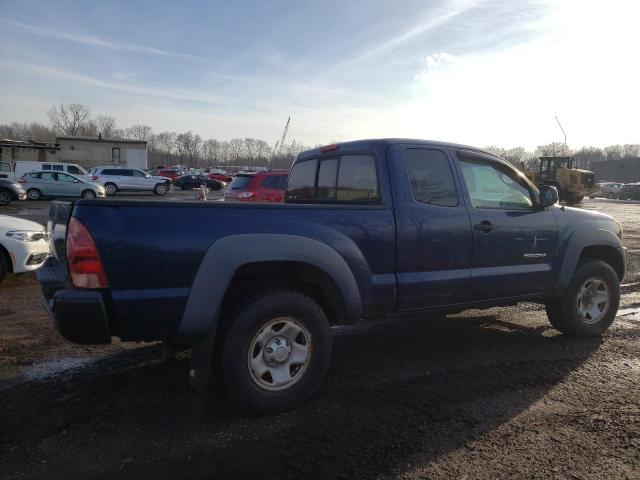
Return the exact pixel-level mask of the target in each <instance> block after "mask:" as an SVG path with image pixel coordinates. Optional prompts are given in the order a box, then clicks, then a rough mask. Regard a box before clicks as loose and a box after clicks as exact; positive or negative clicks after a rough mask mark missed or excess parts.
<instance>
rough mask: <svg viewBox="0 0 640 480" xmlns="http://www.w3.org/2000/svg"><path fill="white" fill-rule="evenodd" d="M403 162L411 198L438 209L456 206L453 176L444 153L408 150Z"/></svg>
mask: <svg viewBox="0 0 640 480" xmlns="http://www.w3.org/2000/svg"><path fill="white" fill-rule="evenodd" d="M405 161H406V164H407V173H408V174H409V183H410V184H411V192H412V193H413V198H415V199H416V200H417V201H418V202H421V203H427V204H429V205H437V206H440V207H455V206H457V205H458V194H457V192H456V187H455V183H454V181H453V174H452V173H451V168H450V166H449V160H448V159H447V156H446V155H445V154H444V152H442V151H441V150H429V149H424V148H410V149H408V150H407V151H406V153H405Z"/></svg>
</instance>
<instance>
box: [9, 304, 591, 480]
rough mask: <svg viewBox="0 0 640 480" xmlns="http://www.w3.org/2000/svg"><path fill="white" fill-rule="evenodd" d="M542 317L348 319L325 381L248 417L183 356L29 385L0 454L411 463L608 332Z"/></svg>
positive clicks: (123, 462) (307, 464) (116, 466)
mask: <svg viewBox="0 0 640 480" xmlns="http://www.w3.org/2000/svg"><path fill="white" fill-rule="evenodd" d="M529 323H530V322H529ZM539 323H540V327H529V326H524V325H522V324H521V323H514V322H509V321H504V320H501V319H499V318H496V317H494V316H490V315H485V316H481V317H475V318H469V317H464V318H462V317H453V318H451V317H450V318H448V319H445V320H430V321H425V319H421V318H412V319H407V320H402V321H399V322H394V323H381V324H373V325H372V326H371V327H369V328H354V329H352V330H349V329H347V330H344V331H339V332H336V335H335V336H334V359H333V363H332V367H331V370H330V373H329V376H328V378H327V380H326V381H325V383H324V385H323V387H322V388H321V390H320V391H319V392H318V393H317V394H316V395H315V396H314V397H313V398H312V399H311V400H309V401H308V402H307V403H305V404H304V405H302V406H300V407H299V408H297V409H295V410H292V411H290V412H286V413H283V414H280V415H276V416H269V417H246V416H243V415H240V414H238V413H237V412H236V411H235V410H234V409H233V407H232V406H229V405H228V404H227V403H226V402H224V401H223V400H222V399H221V398H220V397H219V396H217V395H216V394H213V395H212V396H211V397H210V398H205V397H202V396H199V395H197V394H195V393H193V392H192V391H191V389H190V387H189V386H188V385H187V382H186V378H185V377H186V370H187V367H188V359H187V358H185V357H181V358H178V359H176V360H171V361H167V362H149V361H142V363H138V364H133V365H132V366H129V367H128V368H126V369H120V370H118V369H117V368H104V369H102V371H100V370H98V371H95V372H93V374H91V375H89V374H87V375H78V376H76V377H74V378H73V379H70V380H68V381H65V382H49V383H48V384H36V383H33V384H27V385H22V386H18V387H16V388H14V389H12V390H11V391H9V392H5V395H4V398H3V399H2V406H1V407H0V421H1V422H2V423H3V424H5V425H2V431H3V432H5V433H4V434H3V436H5V435H6V437H5V438H4V439H2V440H3V444H5V445H14V446H16V445H17V446H20V447H21V448H14V449H13V450H11V451H10V452H11V453H6V454H4V455H0V459H2V460H3V463H4V464H5V465H7V466H13V467H14V468H19V466H20V465H22V467H21V468H26V467H25V465H29V463H28V462H27V463H24V462H25V461H27V460H28V458H30V457H31V456H32V455H34V454H37V455H38V456H40V457H42V458H45V459H48V462H49V463H48V467H47V468H50V469H54V468H55V470H51V471H56V472H60V475H61V476H84V475H86V474H87V473H90V474H91V475H92V476H95V475H98V476H104V477H111V476H113V474H114V473H117V474H119V475H120V476H123V475H124V476H131V477H150V476H152V477H166V478H169V477H208V476H213V477H219V478H253V477H260V478H263V479H264V478H318V477H322V478H336V477H345V478H354V477H357V478H373V477H379V476H380V475H381V474H384V473H395V472H399V471H402V470H404V469H405V468H407V465H408V464H410V463H411V461H412V460H413V459H416V458H420V462H421V463H422V464H424V463H425V462H429V461H430V460H433V459H436V458H438V457H439V456H441V455H443V454H446V453H447V452H450V451H453V450H456V449H459V448H463V447H465V446H466V445H468V444H469V442H472V441H473V440H474V439H477V438H479V437H482V436H483V435H485V434H487V433H488V432H490V431H492V430H494V429H495V428H496V427H498V426H499V425H501V424H503V423H505V422H507V421H509V420H510V419H511V418H513V417H514V416H515V415H518V414H519V413H521V412H523V411H525V410H526V409H527V408H529V406H530V405H531V404H532V403H534V402H536V401H538V400H539V399H540V398H541V397H543V396H545V395H546V394H547V393H548V392H549V390H550V389H552V388H553V387H554V386H556V385H558V384H560V383H562V382H563V380H564V379H565V378H566V376H567V375H568V374H569V373H570V372H572V371H573V370H575V369H576V368H578V367H579V366H580V365H582V364H583V363H584V362H585V361H587V360H588V359H589V357H590V356H591V355H592V354H593V353H594V352H595V351H596V350H597V348H598V346H599V345H600V340H573V339H569V338H565V337H563V336H560V335H556V333H555V332H554V331H552V330H550V329H547V328H546V327H544V326H542V325H543V324H542V322H539ZM153 348H155V347H153ZM149 351H150V352H153V350H152V349H150V350H149ZM136 354H137V355H141V356H142V357H144V353H136ZM43 445H44V446H43ZM68 452H74V458H75V461H74V462H70V461H69V453H68ZM98 452H99V455H97V453H98ZM3 457H4V458H3ZM83 459H87V462H90V463H85V462H84V461H83Z"/></svg>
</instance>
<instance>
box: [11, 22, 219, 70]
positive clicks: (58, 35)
mask: <svg viewBox="0 0 640 480" xmlns="http://www.w3.org/2000/svg"><path fill="white" fill-rule="evenodd" d="M0 22H1V23H4V24H7V25H12V26H14V27H17V28H19V29H21V30H24V31H26V32H29V33H33V34H35V35H38V36H41V37H47V38H53V39H56V40H64V41H68V42H73V43H77V44H81V45H86V46H91V47H98V48H105V49H109V50H119V51H127V52H133V53H142V54H148V55H158V56H163V57H173V58H180V59H183V60H189V61H192V62H203V63H210V60H209V59H206V58H203V57H200V56H197V55H191V54H187V53H179V52H169V51H166V50H161V49H158V48H154V47H147V46H144V45H136V44H131V43H117V42H111V41H109V40H104V39H101V38H99V37H95V36H87V35H77V34H74V33H69V32H66V31H63V30H50V29H48V28H44V27H40V26H38V25H31V24H27V23H24V22H20V21H18V20H14V19H11V18H6V17H0Z"/></svg>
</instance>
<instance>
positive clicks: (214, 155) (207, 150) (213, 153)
mask: <svg viewBox="0 0 640 480" xmlns="http://www.w3.org/2000/svg"><path fill="white" fill-rule="evenodd" d="M220 147H221V144H220V142H219V141H217V140H214V139H213V138H210V139H209V140H206V141H204V142H203V143H202V157H203V159H204V160H205V161H206V162H207V165H209V166H211V165H218V163H219V162H220V154H221V148H220Z"/></svg>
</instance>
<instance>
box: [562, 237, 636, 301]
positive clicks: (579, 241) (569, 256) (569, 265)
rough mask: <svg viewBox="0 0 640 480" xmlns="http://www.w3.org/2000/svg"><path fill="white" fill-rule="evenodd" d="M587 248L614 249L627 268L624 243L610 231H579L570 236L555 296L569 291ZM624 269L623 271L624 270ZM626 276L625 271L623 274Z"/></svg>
mask: <svg viewBox="0 0 640 480" xmlns="http://www.w3.org/2000/svg"><path fill="white" fill-rule="evenodd" d="M587 247H612V248H614V249H615V250H616V251H617V252H618V254H619V255H620V260H621V262H622V265H623V267H624V268H626V253H625V248H624V246H623V245H622V241H621V240H620V239H619V238H618V237H617V236H616V235H615V234H614V233H613V232H610V231H609V230H604V229H598V230H592V229H578V230H575V231H574V232H573V233H571V235H570V236H569V239H568V241H567V246H566V247H565V250H564V257H563V259H562V263H561V264H560V267H559V271H558V277H557V278H558V280H557V281H556V283H555V286H554V288H553V294H554V296H560V295H562V293H563V292H564V291H565V290H566V289H567V287H568V286H569V284H570V283H571V279H572V278H573V274H574V272H575V271H576V268H577V266H578V261H579V260H580V255H581V254H582V251H583V250H584V249H585V248H587ZM624 268H623V270H624ZM622 273H623V276H624V271H623V272H622Z"/></svg>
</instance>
